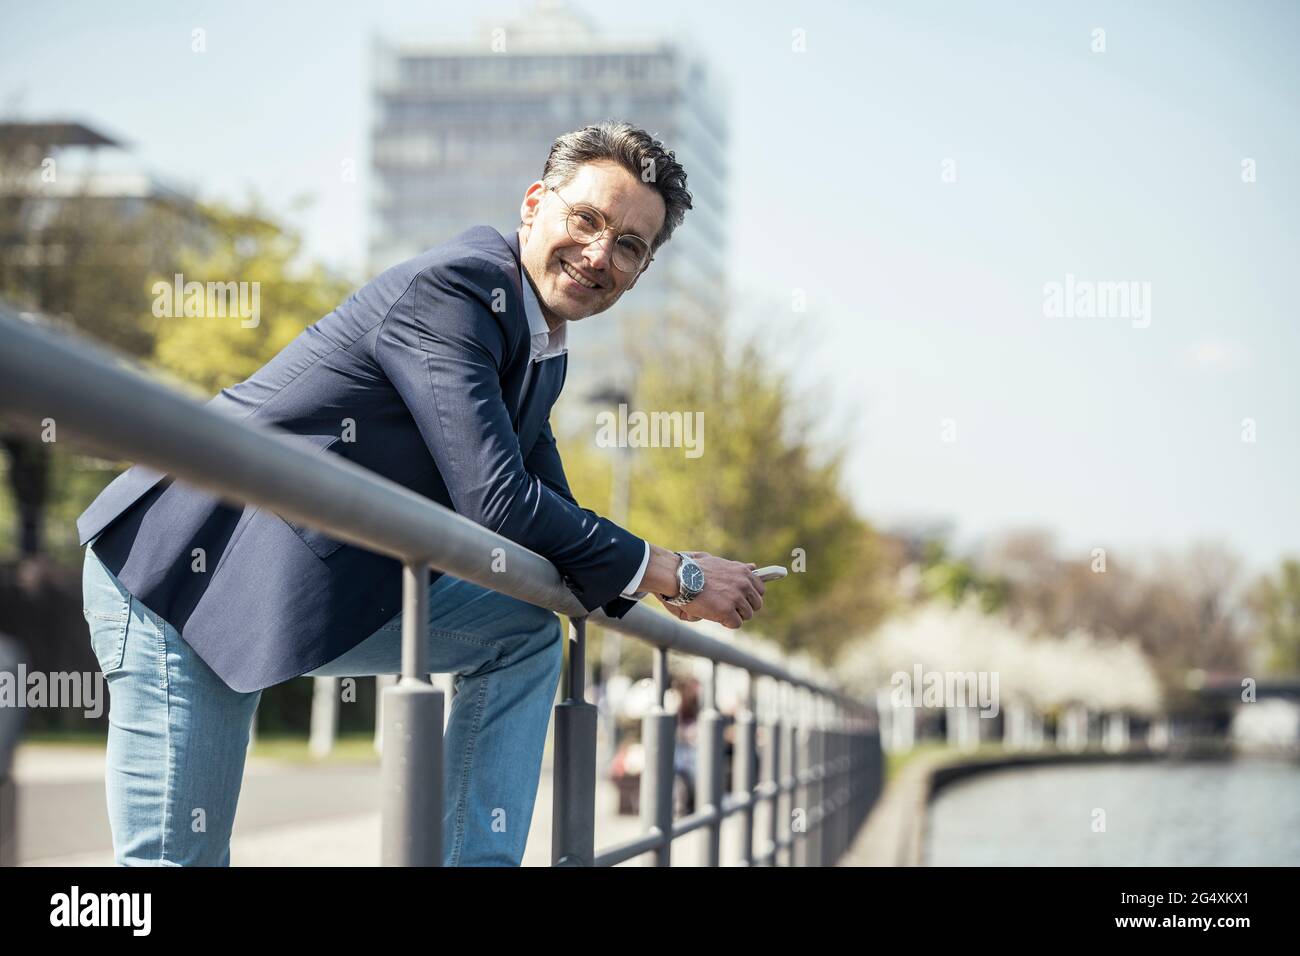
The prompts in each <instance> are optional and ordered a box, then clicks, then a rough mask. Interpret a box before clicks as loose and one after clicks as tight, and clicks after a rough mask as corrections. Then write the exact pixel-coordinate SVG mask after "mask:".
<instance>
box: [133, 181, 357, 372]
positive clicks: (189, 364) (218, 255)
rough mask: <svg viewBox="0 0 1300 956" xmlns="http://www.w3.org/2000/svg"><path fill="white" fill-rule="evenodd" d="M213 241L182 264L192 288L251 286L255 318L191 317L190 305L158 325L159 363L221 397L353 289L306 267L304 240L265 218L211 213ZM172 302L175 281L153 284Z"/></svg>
mask: <svg viewBox="0 0 1300 956" xmlns="http://www.w3.org/2000/svg"><path fill="white" fill-rule="evenodd" d="M204 213H205V217H206V221H207V224H208V237H209V238H208V241H207V242H206V243H205V244H204V246H203V247H201V248H189V249H186V250H184V251H183V252H182V254H181V256H180V267H181V269H180V271H181V273H182V274H183V276H184V278H185V280H186V281H197V282H201V283H205V284H206V283H208V282H218V283H231V282H234V283H248V284H249V285H248V286H247V288H248V289H249V290H253V289H255V290H256V299H255V300H254V299H252V297H251V295H250V296H249V298H248V300H247V301H249V302H250V303H251V302H252V301H256V303H257V312H256V314H255V315H252V314H250V315H245V316H240V315H225V316H220V315H217V316H212V315H205V316H186V315H185V314H184V309H183V307H182V306H183V303H176V302H172V303H171V306H172V308H171V309H170V310H169V311H171V312H172V313H173V314H172V315H169V316H165V317H163V318H161V319H159V320H158V323H159V324H158V326H157V332H156V335H155V344H154V352H153V359H154V362H155V363H156V364H157V365H158V366H160V367H162V368H165V369H167V370H168V371H170V372H172V373H173V374H175V375H176V376H177V377H178V378H180V379H181V380H183V381H185V382H187V383H189V384H191V385H193V386H195V387H196V388H197V389H199V390H200V391H201V392H203V393H205V394H208V395H215V394H216V393H217V392H219V391H221V389H223V388H226V387H228V386H230V385H234V384H236V383H237V382H241V381H243V380H244V379H246V378H248V376H249V375H251V374H252V373H253V372H255V371H257V370H258V369H259V368H260V367H261V366H263V365H264V364H266V362H268V361H269V360H270V359H271V358H273V357H274V356H275V355H276V353H277V352H279V351H280V350H281V349H282V348H284V347H285V346H286V345H288V344H289V342H291V341H292V340H293V339H294V337H295V336H297V335H298V333H299V332H301V331H302V330H303V329H305V328H306V327H307V326H308V325H310V324H311V323H313V322H315V321H316V320H317V319H319V318H321V317H322V316H324V315H326V314H328V313H329V312H331V311H333V309H334V308H335V307H337V306H338V305H339V304H340V303H342V302H343V300H344V298H345V297H346V296H347V294H348V291H349V288H350V287H349V284H348V283H347V282H346V281H345V280H344V279H342V278H340V277H338V276H335V275H332V274H331V273H330V272H328V271H327V270H326V269H325V268H323V267H322V266H320V265H319V264H307V265H300V258H301V247H302V241H301V238H300V236H299V235H298V234H297V233H296V232H294V231H292V230H290V229H287V228H286V227H284V226H282V225H280V224H278V223H276V222H274V221H272V220H271V219H270V218H268V217H267V216H265V215H263V214H262V213H261V212H259V211H258V210H257V209H256V207H254V208H253V209H252V210H251V211H240V210H236V209H232V208H230V207H229V206H224V205H211V206H206V207H205V208H204ZM154 280H155V283H157V284H156V285H154V286H153V288H154V289H156V290H157V294H158V295H159V296H166V295H167V290H166V289H165V288H164V287H166V286H171V285H172V284H173V282H172V276H170V275H165V274H164V275H158V276H155V277H154Z"/></svg>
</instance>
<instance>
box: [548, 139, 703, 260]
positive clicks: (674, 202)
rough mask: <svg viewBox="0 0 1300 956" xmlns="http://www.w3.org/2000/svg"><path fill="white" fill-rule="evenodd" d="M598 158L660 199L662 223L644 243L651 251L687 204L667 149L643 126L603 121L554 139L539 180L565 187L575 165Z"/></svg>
mask: <svg viewBox="0 0 1300 956" xmlns="http://www.w3.org/2000/svg"><path fill="white" fill-rule="evenodd" d="M600 160H612V161H613V162H616V163H618V164H619V165H621V166H622V167H623V168H624V169H626V170H627V171H628V172H630V173H631V174H632V175H633V176H636V177H637V178H638V179H640V180H641V181H642V182H643V183H647V184H648V185H651V186H653V187H654V188H655V189H657V190H658V191H659V195H660V196H662V197H663V200H664V207H665V208H664V224H663V228H662V229H660V230H659V234H658V235H656V236H655V237H654V241H653V242H651V243H650V251H651V252H652V253H653V252H654V251H655V250H657V249H658V248H659V247H660V246H662V245H663V244H664V243H665V242H667V241H668V240H669V239H670V238H672V234H673V230H674V229H676V228H677V227H678V226H680V225H681V224H682V220H683V219H685V218H686V210H688V209H691V208H693V207H692V206H691V193H690V190H688V189H687V188H686V170H684V169H682V164H681V163H679V162H677V157H676V155H675V154H674V153H673V151H672V150H670V149H666V148H665V147H664V145H663V143H661V142H659V140H657V139H655V138H654V137H652V136H651V135H650V134H649V133H647V132H646V131H645V130H643V129H638V128H636V127H635V126H633V125H632V124H630V123H616V122H614V121H612V120H609V121H606V122H604V123H597V124H595V125H593V126H586V127H583V128H582V129H579V130H574V131H573V132H572V133H565V134H564V135H563V136H561V137H559V138H558V139H556V141H555V143H554V144H553V145H552V146H551V154H550V156H548V157H547V158H546V166H545V167H544V168H543V169H542V182H544V183H545V184H546V187H547V188H548V189H558V188H560V187H561V186H566V185H568V184H569V183H571V182H572V181H573V177H574V176H576V175H577V174H578V167H580V166H582V165H584V164H585V163H591V162H598V161H600Z"/></svg>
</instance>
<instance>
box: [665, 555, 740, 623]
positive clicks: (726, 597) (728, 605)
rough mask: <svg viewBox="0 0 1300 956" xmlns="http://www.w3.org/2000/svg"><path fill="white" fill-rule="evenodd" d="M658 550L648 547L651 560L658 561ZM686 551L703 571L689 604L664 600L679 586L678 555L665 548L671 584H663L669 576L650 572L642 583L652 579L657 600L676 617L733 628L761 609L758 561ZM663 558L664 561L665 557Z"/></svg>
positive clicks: (671, 595) (674, 592)
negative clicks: (698, 588)
mask: <svg viewBox="0 0 1300 956" xmlns="http://www.w3.org/2000/svg"><path fill="white" fill-rule="evenodd" d="M657 550H658V549H655V548H653V547H652V549H651V563H652V564H655V563H657V562H656V559H657V558H659V557H660V555H659V554H658V553H657ZM685 553H686V554H689V555H690V556H691V557H692V558H694V559H695V563H696V564H698V565H699V566H700V570H702V571H703V572H704V590H703V591H702V592H700V594H699V596H698V597H696V598H695V600H694V601H692V602H691V603H690V604H687V605H685V606H683V607H678V606H677V605H675V604H669V603H667V602H666V601H664V598H665V597H675V596H676V595H677V590H678V587H677V564H678V563H679V562H680V560H681V559H680V558H678V557H677V556H676V555H675V554H673V552H671V551H668V552H666V554H667V555H671V568H672V576H671V586H665V585H666V584H667V583H668V579H666V578H664V577H662V576H659V577H656V578H654V579H651V575H650V573H649V572H647V574H646V579H643V584H642V587H643V588H647V587H648V586H649V585H650V583H651V580H653V581H654V582H655V584H657V587H654V588H653V590H655V591H656V592H657V593H658V594H659V600H660V601H664V607H666V608H668V610H669V611H670V612H671V613H672V615H673V616H674V617H676V618H677V619H678V620H681V621H687V622H694V621H702V620H703V621H716V622H717V623H719V624H721V625H723V626H724V627H730V628H733V629H734V628H738V627H740V625H741V624H743V623H744V622H745V621H748V620H749V619H750V618H752V617H753V616H754V615H755V614H757V613H758V612H759V611H760V610H762V607H763V593H764V591H765V590H766V588H765V586H764V584H763V582H762V580H760V579H759V578H756V577H755V576H754V574H753V572H754V570H755V569H756V568H757V567H758V565H756V564H744V563H742V562H740V561H728V560H727V559H726V558H719V557H716V556H715V555H712V554H709V553H708V552H706V551H687V552H685ZM664 560H665V561H667V559H666V558H665V559H664ZM667 566H668V564H665V565H664V567H665V568H666V567H667Z"/></svg>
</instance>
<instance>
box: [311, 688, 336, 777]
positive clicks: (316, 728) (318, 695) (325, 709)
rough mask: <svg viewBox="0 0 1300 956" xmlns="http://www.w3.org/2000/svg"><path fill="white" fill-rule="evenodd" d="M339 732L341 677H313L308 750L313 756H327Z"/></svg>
mask: <svg viewBox="0 0 1300 956" xmlns="http://www.w3.org/2000/svg"><path fill="white" fill-rule="evenodd" d="M338 732H339V679H338V678H337V677H313V678H312V684H311V733H310V735H309V736H308V738H307V750H308V752H309V753H310V754H311V755H312V756H313V757H317V758H320V757H327V756H329V754H330V752H331V751H333V749H334V741H335V740H336V739H337V737H338Z"/></svg>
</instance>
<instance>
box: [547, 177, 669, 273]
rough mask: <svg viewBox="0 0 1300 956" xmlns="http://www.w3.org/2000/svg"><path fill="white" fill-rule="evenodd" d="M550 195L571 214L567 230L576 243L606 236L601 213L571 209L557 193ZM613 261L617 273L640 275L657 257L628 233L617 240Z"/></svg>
mask: <svg viewBox="0 0 1300 956" xmlns="http://www.w3.org/2000/svg"><path fill="white" fill-rule="evenodd" d="M551 192H553V193H555V195H556V198H558V199H559V200H560V202H562V203H564V207H565V208H566V209H568V210H569V215H568V218H567V220H566V221H565V225H566V226H567V227H568V230H569V237H570V238H571V239H572V240H573V241H574V242H580V243H582V244H583V245H586V244H587V243H589V242H595V241H596V240H597V239H599V238H600V237H601V236H603V235H604V234H605V216H604V215H603V214H602V213H601V211H600V210H599V209H596V208H595V207H594V206H588V205H587V204H586V203H577V204H575V205H572V206H570V205H569V204H568V203H567V202H565V200H564V197H563V196H561V195H560V193H559V191H558V190H555V189H552V190H551ZM612 258H613V260H614V267H615V268H616V269H619V270H621V271H623V272H637V271H639V270H640V269H641V267H642V266H644V265H646V264H647V262H648V261H653V259H654V256H652V255H650V246H649V245H647V244H646V241H645V240H644V239H642V238H641V237H640V236H634V235H632V234H631V233H630V232H625V233H623V235H621V236H618V237H616V238H615V240H614V255H613V257H612Z"/></svg>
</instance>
